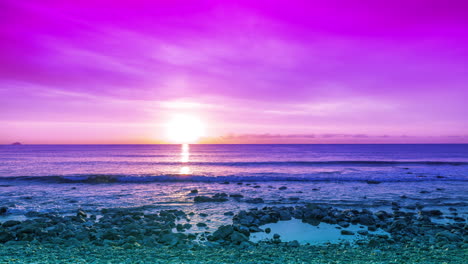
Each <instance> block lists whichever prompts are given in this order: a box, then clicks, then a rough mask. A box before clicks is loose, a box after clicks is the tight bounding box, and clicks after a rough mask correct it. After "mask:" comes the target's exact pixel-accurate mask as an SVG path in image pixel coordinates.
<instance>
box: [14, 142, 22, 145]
mask: <svg viewBox="0 0 468 264" xmlns="http://www.w3.org/2000/svg"><path fill="white" fill-rule="evenodd" d="M12 145H15V146H19V145H23V144H21V142H14V143H13V144H12Z"/></svg>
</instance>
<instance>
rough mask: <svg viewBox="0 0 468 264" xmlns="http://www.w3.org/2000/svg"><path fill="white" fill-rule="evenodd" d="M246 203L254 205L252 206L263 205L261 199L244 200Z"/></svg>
mask: <svg viewBox="0 0 468 264" xmlns="http://www.w3.org/2000/svg"><path fill="white" fill-rule="evenodd" d="M245 202H246V203H254V204H259V203H264V201H263V199H262V198H250V199H247V200H245Z"/></svg>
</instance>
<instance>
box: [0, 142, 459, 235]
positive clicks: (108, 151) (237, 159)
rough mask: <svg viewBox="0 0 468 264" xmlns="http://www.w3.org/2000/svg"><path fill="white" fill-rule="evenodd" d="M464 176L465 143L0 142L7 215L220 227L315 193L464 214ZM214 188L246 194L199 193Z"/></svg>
mask: <svg viewBox="0 0 468 264" xmlns="http://www.w3.org/2000/svg"><path fill="white" fill-rule="evenodd" d="M467 183H468V145H464V144H458V145H457V144H452V145H436V144H431V145H19V146H16V145H15V146H9V145H1V146H0V206H6V207H8V208H9V210H8V214H6V215H4V216H0V221H4V220H5V219H11V218H12V217H18V218H21V217H24V215H25V214H26V213H27V212H29V211H38V212H56V213H59V214H72V213H74V212H75V211H76V209H77V208H81V209H83V210H85V211H88V212H90V213H93V212H94V213H96V214H98V212H99V210H100V209H102V208H114V207H127V208H131V207H140V208H143V209H145V210H148V211H152V210H159V209H168V208H174V209H181V210H184V211H186V212H187V213H188V212H195V215H194V216H193V217H192V219H193V221H194V222H197V221H198V222H206V223H207V224H208V228H209V229H214V228H216V226H219V225H220V224H225V223H230V222H231V221H232V220H231V219H232V216H227V215H224V213H226V212H234V213H235V212H237V211H239V210H247V209H251V208H255V207H259V208H261V207H264V206H282V205H287V206H291V205H297V204H305V203H316V204H322V205H329V206H334V207H339V208H357V209H363V208H366V209H369V210H380V209H390V207H391V206H392V202H397V203H398V204H400V205H401V206H402V207H403V209H405V207H407V208H410V209H411V208H414V206H415V205H417V206H425V207H426V208H437V209H439V210H442V211H444V212H447V213H449V211H448V208H450V207H454V208H456V209H457V210H458V214H459V215H460V216H462V217H466V215H467V208H468V207H467V201H468V191H467V190H468V185H467ZM280 187H283V188H280ZM284 187H286V188H284ZM195 189H196V190H198V193H197V194H192V193H191V191H192V190H195ZM216 193H226V194H228V195H229V194H241V195H242V196H243V197H244V198H241V199H234V198H229V200H228V201H227V202H222V203H194V201H193V198H194V197H195V196H196V195H204V196H211V195H214V194H216ZM250 198H262V199H263V201H264V202H262V203H256V204H252V203H249V202H247V200H248V199H250ZM199 213H206V214H208V215H209V217H208V218H204V217H203V216H200V215H199ZM194 228H196V227H194Z"/></svg>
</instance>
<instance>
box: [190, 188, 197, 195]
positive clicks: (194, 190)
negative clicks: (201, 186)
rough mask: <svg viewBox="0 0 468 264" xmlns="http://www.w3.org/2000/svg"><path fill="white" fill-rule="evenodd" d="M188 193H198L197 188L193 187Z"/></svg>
mask: <svg viewBox="0 0 468 264" xmlns="http://www.w3.org/2000/svg"><path fill="white" fill-rule="evenodd" d="M190 193H193V194H195V193H198V190H197V189H193V190H191V191H190Z"/></svg>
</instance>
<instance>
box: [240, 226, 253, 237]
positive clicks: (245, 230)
mask: <svg viewBox="0 0 468 264" xmlns="http://www.w3.org/2000/svg"><path fill="white" fill-rule="evenodd" d="M237 231H239V232H240V233H242V234H244V235H246V236H247V237H249V236H250V230H249V228H248V227H246V226H239V227H237Z"/></svg>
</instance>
